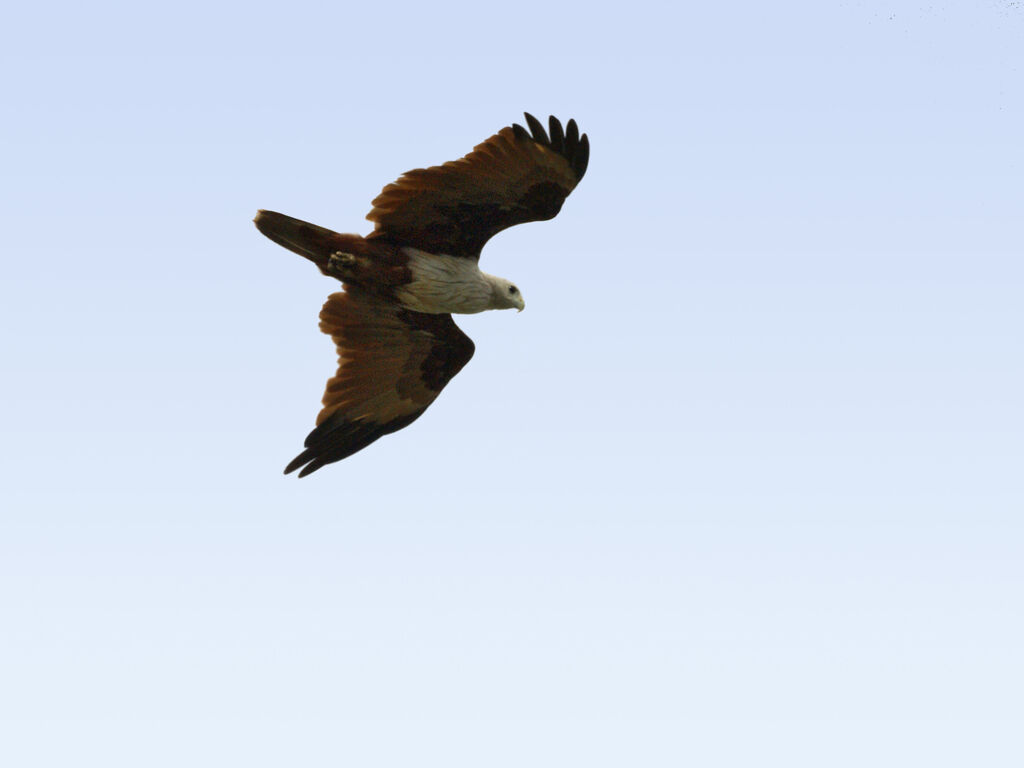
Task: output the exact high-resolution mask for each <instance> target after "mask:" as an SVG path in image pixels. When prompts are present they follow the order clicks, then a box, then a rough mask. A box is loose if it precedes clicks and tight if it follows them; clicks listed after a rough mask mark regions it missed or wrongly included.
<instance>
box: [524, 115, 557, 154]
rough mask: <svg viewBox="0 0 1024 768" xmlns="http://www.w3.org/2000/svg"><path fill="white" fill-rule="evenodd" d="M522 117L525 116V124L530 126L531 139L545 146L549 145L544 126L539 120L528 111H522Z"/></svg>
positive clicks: (549, 140)
mask: <svg viewBox="0 0 1024 768" xmlns="http://www.w3.org/2000/svg"><path fill="white" fill-rule="evenodd" d="M523 117H525V118H526V124H527V125H528V126H530V132H531V133H532V134H533V140H534V141H536V142H537V143H538V144H543V145H544V146H546V147H547V146H551V139H549V138H548V134H547V133H546V132H545V130H544V126H543V125H542V124H541V122H540V120H538V119H537V118H536V117H534V116H533V115H531V114H530V113H529V112H523Z"/></svg>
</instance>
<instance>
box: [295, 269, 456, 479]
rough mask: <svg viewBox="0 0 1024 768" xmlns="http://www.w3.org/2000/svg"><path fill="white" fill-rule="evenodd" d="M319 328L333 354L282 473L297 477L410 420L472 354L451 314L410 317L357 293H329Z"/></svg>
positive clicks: (321, 313)
mask: <svg viewBox="0 0 1024 768" xmlns="http://www.w3.org/2000/svg"><path fill="white" fill-rule="evenodd" d="M320 330H322V331H323V332H324V333H326V334H329V335H330V336H331V338H332V339H333V340H334V343H335V345H336V346H337V348H338V372H337V373H336V374H335V376H334V377H333V378H332V379H330V380H329V381H328V382H327V390H326V391H325V392H324V398H323V405H324V407H323V409H322V410H321V411H320V414H319V415H318V416H317V420H316V423H317V426H316V429H314V430H313V431H312V432H310V433H309V436H308V437H307V438H306V443H305V446H306V450H304V451H303V452H302V453H301V454H299V455H298V456H297V457H295V459H294V460H293V461H292V462H291V463H290V464H289V465H288V466H287V467H286V468H285V473H286V474H287V473H289V472H294V471H295V470H296V469H299V468H300V467H302V471H301V472H299V477H303V476H305V475H308V474H309V473H310V472H315V471H316V470H317V469H319V468H320V467H322V466H324V465H325V464H330V463H332V462H335V461H340V460H341V459H344V458H346V457H348V456H351V455H352V454H353V453H355V452H356V451H360V450H362V449H363V448H365V447H366V446H368V445H369V444H370V443H372V442H374V441H375V440H377V439H378V438H380V437H382V436H384V435H386V434H389V433H391V432H396V431H397V430H399V429H402V428H403V427H406V426H408V425H409V424H411V423H412V422H413V421H415V420H416V419H417V418H419V416H420V415H421V414H422V413H423V411H425V410H426V409H427V407H428V406H429V405H430V404H431V403H432V402H434V399H435V398H436V397H437V396H438V394H440V392H441V390H442V389H444V387H445V385H446V384H447V383H448V382H449V381H451V379H452V378H453V377H454V376H455V374H457V373H458V372H459V371H460V370H462V367H463V366H464V365H465V364H466V363H468V362H469V359H470V358H471V357H472V356H473V351H474V346H473V342H472V341H471V340H470V338H469V337H468V336H466V334H464V333H463V332H462V331H461V330H459V327H458V326H457V325H455V322H454V321H453V320H452V317H451V315H431V314H424V313H421V312H411V311H409V310H406V309H403V308H402V307H400V306H398V305H395V304H392V303H389V302H386V301H383V300H381V299H379V298H376V297H374V296H372V295H370V294H368V293H365V292H363V291H360V290H358V289H355V288H352V287H347V288H346V290H345V291H342V292H340V293H334V294H331V296H330V297H328V299H327V303H326V304H324V307H323V309H322V310H321V312H320Z"/></svg>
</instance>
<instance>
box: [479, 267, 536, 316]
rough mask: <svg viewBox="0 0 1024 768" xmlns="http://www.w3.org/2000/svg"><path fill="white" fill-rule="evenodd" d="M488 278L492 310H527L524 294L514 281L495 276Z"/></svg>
mask: <svg viewBox="0 0 1024 768" xmlns="http://www.w3.org/2000/svg"><path fill="white" fill-rule="evenodd" d="M487 277H488V282H489V283H490V284H491V308H492V309H517V310H519V311H520V312H522V311H523V310H524V309H526V302H525V301H523V293H522V291H520V290H519V288H518V287H516V285H515V284H514V283H513V282H512V281H510V280H506V279H505V278H503V277H495V276H494V275H488V276H487Z"/></svg>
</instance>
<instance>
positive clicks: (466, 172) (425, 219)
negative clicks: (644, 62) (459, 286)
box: [366, 114, 590, 259]
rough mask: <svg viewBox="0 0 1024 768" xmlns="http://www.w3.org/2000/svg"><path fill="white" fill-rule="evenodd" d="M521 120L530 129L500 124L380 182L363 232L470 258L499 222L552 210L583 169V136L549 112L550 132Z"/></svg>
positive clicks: (547, 215) (503, 225)
mask: <svg viewBox="0 0 1024 768" xmlns="http://www.w3.org/2000/svg"><path fill="white" fill-rule="evenodd" d="M526 121H527V124H528V125H529V126H530V131H529V132H528V131H527V130H526V129H525V128H523V127H522V126H519V125H512V126H510V127H507V128H502V129H501V130H500V131H498V133H496V134H495V135H494V136H491V137H490V138H489V139H487V140H486V141H485V142H483V143H482V144H479V145H477V146H476V147H475V148H474V149H473V151H472V152H470V153H469V154H468V155H466V156H465V157H463V158H461V159H459V160H453V161H451V162H448V163H445V164H444V165H439V166H434V167H432V168H426V169H424V168H420V169H417V170H414V171H409V172H408V173H405V174H403V175H402V177H401V178H399V179H398V180H397V181H395V182H394V183H392V184H389V185H388V186H386V187H384V190H383V191H382V192H381V193H380V195H378V196H377V198H376V199H375V200H374V201H373V210H371V211H370V213H369V214H367V216H366V218H367V219H369V220H370V221H372V222H375V223H376V228H375V229H374V231H373V232H372V233H371V234H370V235H368V238H380V239H385V240H389V241H391V242H394V243H397V244H401V245H411V246H414V247H416V248H419V249H420V250H424V251H428V252H430V253H447V254H450V255H452V256H465V257H467V258H473V259H476V258H479V256H480V250H481V249H482V248H483V246H484V244H485V243H486V242H487V241H488V240H489V239H490V238H491V237H492V236H494V235H495V234H497V233H498V232H500V231H501V230H503V229H507V228H508V227H511V226H514V225H516V224H522V223H524V222H528V221H543V220H546V219H551V218H554V217H555V215H556V214H557V213H558V212H559V211H560V210H561V208H562V203H563V202H564V201H565V198H566V197H568V195H569V193H570V192H572V190H573V189H574V188H575V187H576V185H577V184H578V183H579V181H580V179H582V178H583V175H584V173H586V170H587V162H588V160H589V157H590V143H589V140H588V139H587V136H586V134H584V135H583V136H580V134H579V129H578V128H577V126H576V121H574V120H570V121H569V122H568V124H567V125H566V128H565V131H564V132H563V130H562V124H561V123H560V122H559V121H558V120H556V119H555V118H554V117H551V118H550V121H549V126H550V129H551V136H550V137H549V136H548V134H547V133H546V132H545V131H544V127H543V126H542V125H541V124H540V121H538V120H537V119H536V118H534V117H533V116H532V115H530V114H527V115H526Z"/></svg>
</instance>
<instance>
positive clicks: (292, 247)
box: [253, 211, 362, 275]
mask: <svg viewBox="0 0 1024 768" xmlns="http://www.w3.org/2000/svg"><path fill="white" fill-rule="evenodd" d="M253 223H255V224H256V229H258V230H259V231H260V232H262V233H263V234H264V235H266V236H267V237H269V238H270V239H271V240H273V241H274V242H275V243H277V244H278V245H283V246H284V247H285V248H287V249H288V250H289V251H294V252H295V253H297V254H299V256H303V257H305V258H307V259H309V260H310V261H312V262H313V263H314V264H316V265H317V267H319V268H320V271H321V272H323V273H324V274H325V275H331V272H329V271H328V269H327V264H328V261H329V260H330V258H331V254H332V253H337V252H339V251H340V252H349V251H351V250H352V249H353V246H354V245H356V243H357V241H361V240H362V238H361V237H359V236H358V235H342V234H340V233H338V232H332V231H331V230H329V229H325V228H324V227H318V226H317V225H316V224H310V223H309V222H308V221H302V220H300V219H293V218H292V217H291V216H285V215H284V214H283V213H276V212H274V211H259V212H258V213H257V214H256V218H255V219H253Z"/></svg>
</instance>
